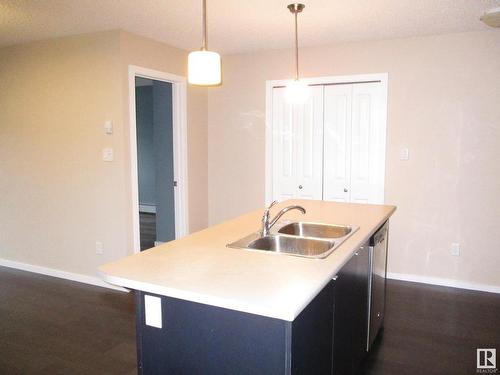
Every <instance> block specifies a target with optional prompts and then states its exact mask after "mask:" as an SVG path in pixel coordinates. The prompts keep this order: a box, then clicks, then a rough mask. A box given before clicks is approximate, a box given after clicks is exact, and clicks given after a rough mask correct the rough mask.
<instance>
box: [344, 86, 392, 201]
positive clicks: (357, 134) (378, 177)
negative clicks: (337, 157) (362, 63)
mask: <svg viewBox="0 0 500 375" xmlns="http://www.w3.org/2000/svg"><path fill="white" fill-rule="evenodd" d="M380 90H381V85H380V84H379V83H363V84H355V85H353V88H352V132H351V133H352V141H351V145H352V146H351V159H352V160H351V189H350V190H351V197H350V200H351V202H359V203H383V201H384V191H383V179H384V173H385V168H384V159H385V157H384V153H385V134H384V129H383V126H382V121H383V117H382V100H381V98H382V96H381V95H380V94H381V92H380Z"/></svg>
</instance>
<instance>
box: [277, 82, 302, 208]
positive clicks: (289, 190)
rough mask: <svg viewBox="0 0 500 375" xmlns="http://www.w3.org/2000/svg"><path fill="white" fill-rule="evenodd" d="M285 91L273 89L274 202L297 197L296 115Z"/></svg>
mask: <svg viewBox="0 0 500 375" xmlns="http://www.w3.org/2000/svg"><path fill="white" fill-rule="evenodd" d="M284 94H285V89H284V88H275V89H273V119H272V121H273V124H272V126H273V129H272V131H273V200H278V201H282V200H285V199H290V198H294V197H295V190H296V187H297V183H296V180H297V176H296V173H295V166H294V154H295V152H294V147H295V146H294V142H293V135H294V131H293V128H294V124H293V122H294V113H293V107H292V106H291V105H290V104H288V103H287V102H286V101H285V96H284Z"/></svg>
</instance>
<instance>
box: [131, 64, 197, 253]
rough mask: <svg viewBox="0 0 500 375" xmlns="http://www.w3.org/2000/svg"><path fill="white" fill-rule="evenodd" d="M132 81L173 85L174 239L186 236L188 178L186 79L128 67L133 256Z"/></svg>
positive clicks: (137, 244)
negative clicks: (145, 79)
mask: <svg viewBox="0 0 500 375" xmlns="http://www.w3.org/2000/svg"><path fill="white" fill-rule="evenodd" d="M135 77H143V78H149V79H153V80H156V81H163V82H169V83H171V84H172V127H173V156H174V180H175V181H177V187H175V188H174V189H175V190H174V197H175V198H174V199H175V202H174V205H175V238H180V237H183V236H185V235H186V234H187V233H188V225H189V217H188V178H187V176H188V174H187V129H186V128H187V120H186V118H187V113H186V95H187V93H186V92H187V88H186V77H181V76H178V75H175V74H170V73H165V72H160V71H157V70H152V69H148V68H143V67H140V66H136V65H129V66H128V94H129V114H130V117H129V124H130V125H129V128H130V176H131V178H130V181H131V193H132V197H131V198H132V237H133V252H134V253H138V252H140V251H141V238H140V228H139V176H138V170H137V129H136V127H137V124H136V113H135Z"/></svg>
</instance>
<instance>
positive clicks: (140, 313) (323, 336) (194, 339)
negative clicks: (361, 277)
mask: <svg viewBox="0 0 500 375" xmlns="http://www.w3.org/2000/svg"><path fill="white" fill-rule="evenodd" d="M145 295H151V296H154V297H158V298H159V299H160V300H161V328H157V327H153V326H150V325H147V324H146V320H145V306H144V297H145ZM333 297H334V294H333V284H332V283H330V284H328V285H327V286H326V287H325V288H324V289H323V290H322V291H321V292H320V293H319V294H318V295H317V296H316V297H315V298H314V300H313V301H312V302H311V303H310V304H309V305H308V306H307V307H306V308H305V309H304V310H303V311H302V312H301V313H300V314H299V316H298V317H297V318H296V319H295V320H294V321H293V322H288V321H284V320H280V319H273V318H269V317H264V316H260V315H255V314H248V313H243V312H239V311H234V310H229V309H224V308H219V307H214V306H209V305H204V304H199V303H194V302H190V301H184V300H180V299H175V298H171V297H165V296H157V295H153V294H150V293H145V292H141V291H136V306H137V323H136V324H137V354H138V373H139V374H141V375H157V374H158V375H160V374H161V375H165V374H186V375H196V374H204V375H209V374H214V375H215V374H217V375H223V374H259V375H265V374H269V375H279V374H284V375H285V374H286V375H288V374H318V375H322V374H325V375H326V374H328V375H330V374H331V369H332V357H331V353H332V344H333V342H332V329H333V319H332V316H333Z"/></svg>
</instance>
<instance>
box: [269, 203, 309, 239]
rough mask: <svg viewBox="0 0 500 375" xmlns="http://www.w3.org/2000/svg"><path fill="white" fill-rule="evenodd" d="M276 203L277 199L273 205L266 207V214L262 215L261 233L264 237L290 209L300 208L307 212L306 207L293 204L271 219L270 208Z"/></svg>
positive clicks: (301, 210)
mask: <svg viewBox="0 0 500 375" xmlns="http://www.w3.org/2000/svg"><path fill="white" fill-rule="evenodd" d="M276 203H278V202H277V201H274V202H273V203H271V205H270V206H269V207H268V208H266V210H265V211H264V215H263V216H262V230H261V235H262V236H263V237H264V236H267V235H268V234H269V231H270V230H271V228H272V226H273V225H274V224H276V222H277V221H278V220H279V219H280V218H281V217H282V216H283V215H284V214H286V213H287V212H288V211H291V210H299V211H300V212H302V214H305V213H306V209H305V208H304V207H302V206H298V205H293V206H288V207H285V208H283V209H282V210H281V211H280V212H278V213H277V214H276V216H275V217H274V218H273V219H272V220H270V219H269V210H270V209H271V207H272V206H274V205H275V204H276Z"/></svg>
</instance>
